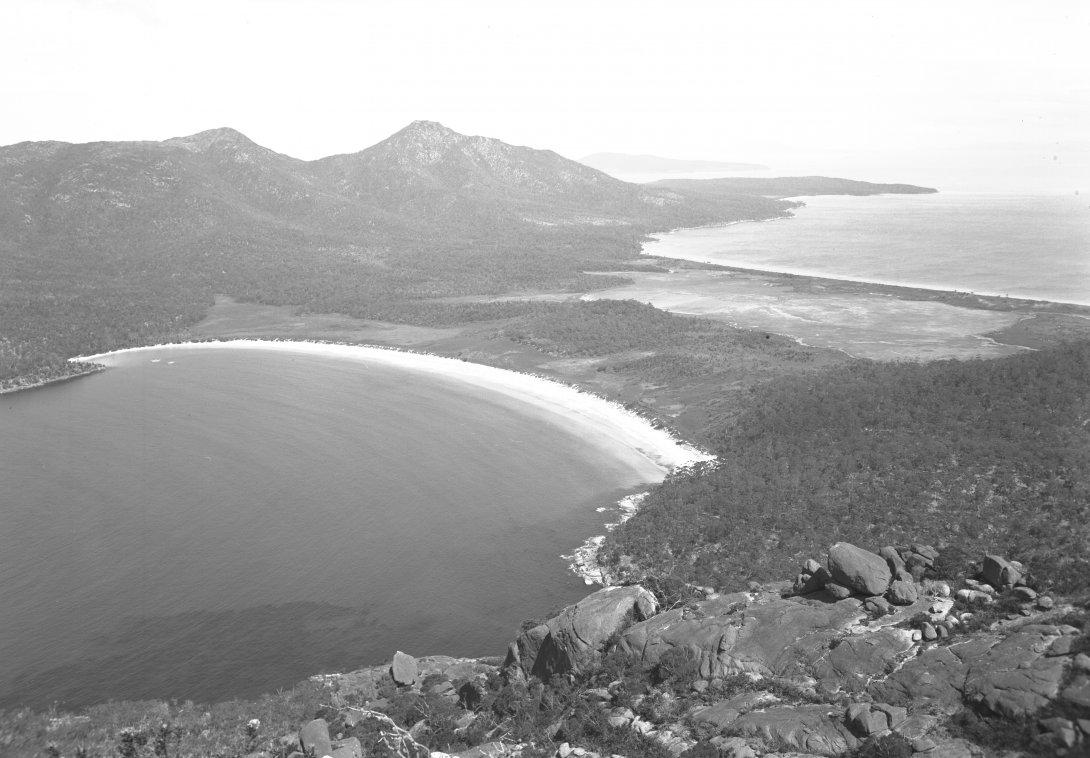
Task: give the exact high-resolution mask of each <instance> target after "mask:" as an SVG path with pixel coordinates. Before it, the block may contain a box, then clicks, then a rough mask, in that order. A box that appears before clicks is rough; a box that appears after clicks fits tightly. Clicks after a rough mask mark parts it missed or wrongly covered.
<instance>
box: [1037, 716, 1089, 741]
mask: <svg viewBox="0 0 1090 758" xmlns="http://www.w3.org/2000/svg"><path fill="white" fill-rule="evenodd" d="M1037 723H1038V724H1040V726H1041V727H1043V728H1044V730H1045V731H1046V732H1049V733H1050V734H1051V735H1052V738H1053V739H1054V740H1055V741H1056V742H1057V743H1058V744H1059V745H1062V746H1063V747H1066V748H1072V747H1075V743H1076V742H1077V741H1078V739H1079V733H1078V732H1077V731H1075V724H1074V723H1072V722H1071V721H1068V720H1067V719H1065V718H1059V717H1056V718H1050V719H1041V720H1040V721H1039V722H1037Z"/></svg>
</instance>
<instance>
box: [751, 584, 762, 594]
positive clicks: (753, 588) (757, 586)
mask: <svg viewBox="0 0 1090 758" xmlns="http://www.w3.org/2000/svg"><path fill="white" fill-rule="evenodd" d="M749 591H750V592H760V591H761V584H760V582H750V583H749Z"/></svg>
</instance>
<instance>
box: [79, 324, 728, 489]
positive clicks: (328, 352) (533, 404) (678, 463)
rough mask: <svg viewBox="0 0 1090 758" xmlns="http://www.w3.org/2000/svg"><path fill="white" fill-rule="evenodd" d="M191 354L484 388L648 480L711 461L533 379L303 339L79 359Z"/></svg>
mask: <svg viewBox="0 0 1090 758" xmlns="http://www.w3.org/2000/svg"><path fill="white" fill-rule="evenodd" d="M164 350H170V351H175V350H176V351H179V352H184V351H192V350H235V351H238V350H253V351H273V352H281V353H292V354H296V355H309V356H315V357H325V358H335V359H339V360H349V361H357V362H363V363H372V364H381V365H386V366H392V367H396V368H404V369H407V370H411V371H414V372H420V373H426V374H432V375H435V376H437V377H442V378H444V379H446V380H453V381H458V382H464V383H465V384H469V385H472V386H473V387H476V388H479V389H481V390H484V391H487V392H492V393H497V394H498V395H500V396H502V397H504V398H507V399H510V400H515V401H517V402H519V403H520V404H522V405H524V406H525V407H526V410H527V411H531V412H534V413H537V414H540V415H542V417H544V418H547V419H549V420H550V421H551V422H553V423H556V424H557V425H560V426H562V427H564V428H567V429H568V430H569V431H572V432H575V433H577V434H578V435H579V436H581V437H582V438H583V439H584V440H586V441H587V442H590V443H592V444H594V445H595V446H596V447H598V448H600V449H602V451H603V452H607V453H611V454H612V455H614V456H617V457H621V458H623V459H624V460H626V461H628V462H629V463H630V465H633V466H635V467H636V468H637V469H638V471H639V473H640V478H641V480H643V481H646V482H649V483H650V482H657V481H661V480H662V479H663V478H664V477H665V476H666V474H667V473H669V472H670V471H672V470H674V469H676V468H679V467H684V466H689V465H692V464H694V463H698V462H700V461H707V460H711V459H712V458H713V456H711V455H709V454H707V453H705V452H702V451H700V450H697V449H696V448H694V447H692V446H691V445H687V444H685V443H683V442H680V441H678V440H677V439H675V438H674V437H673V436H672V435H670V433H668V432H666V431H664V430H662V429H656V428H654V427H653V426H652V425H651V423H650V422H648V421H647V420H646V419H644V418H642V417H641V416H639V415H638V414H636V413H633V412H631V411H629V410H627V409H626V408H624V407H622V406H621V405H619V404H617V403H613V402H610V401H608V400H605V399H603V398H601V397H598V396H596V395H591V394H589V393H586V392H581V391H580V390H578V389H576V388H574V387H570V386H568V385H565V384H561V383H559V382H555V381H552V380H551V379H546V378H542V377H538V376H533V375H530V374H522V373H518V372H515V371H508V370H506V369H500V368H494V367H492V366H484V365H481V364H478V363H469V362H466V361H461V360H457V359H454V358H444V357H440V356H436V355H428V354H425V353H414V352H407V351H401V350H393V349H389V348H383V347H376V346H371V345H342V344H331V343H320V342H303V341H273V340H253V339H237V340H225V341H219V342H186V343H178V344H168V345H155V346H146V347H136V348H127V349H124V350H117V351H113V352H109V353H101V354H98V355H90V356H80V357H78V358H73V359H72V360H73V361H86V362H93V363H98V364H102V365H105V366H110V365H112V364H116V362H117V359H118V358H120V357H122V356H129V355H133V354H138V353H140V352H150V351H155V352H156V353H162V352H163V351H164Z"/></svg>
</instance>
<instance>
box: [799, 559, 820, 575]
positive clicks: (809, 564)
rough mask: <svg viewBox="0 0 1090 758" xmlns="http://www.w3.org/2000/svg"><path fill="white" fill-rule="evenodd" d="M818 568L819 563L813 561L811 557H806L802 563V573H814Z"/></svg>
mask: <svg viewBox="0 0 1090 758" xmlns="http://www.w3.org/2000/svg"><path fill="white" fill-rule="evenodd" d="M819 568H821V564H820V563H818V562H817V561H815V560H814V559H813V558H807V559H806V563H804V564H802V573H804V574H816V573H817V570H818V569H819Z"/></svg>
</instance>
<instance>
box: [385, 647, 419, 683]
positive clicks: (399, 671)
mask: <svg viewBox="0 0 1090 758" xmlns="http://www.w3.org/2000/svg"><path fill="white" fill-rule="evenodd" d="M390 675H391V676H392V677H393V678H394V683H395V684H400V685H402V686H408V685H411V684H413V683H414V682H416V676H417V668H416V659H415V658H413V657H412V656H411V655H409V654H408V653H403V652H401V651H400V650H398V651H397V652H396V653H394V661H393V663H391V664H390Z"/></svg>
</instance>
